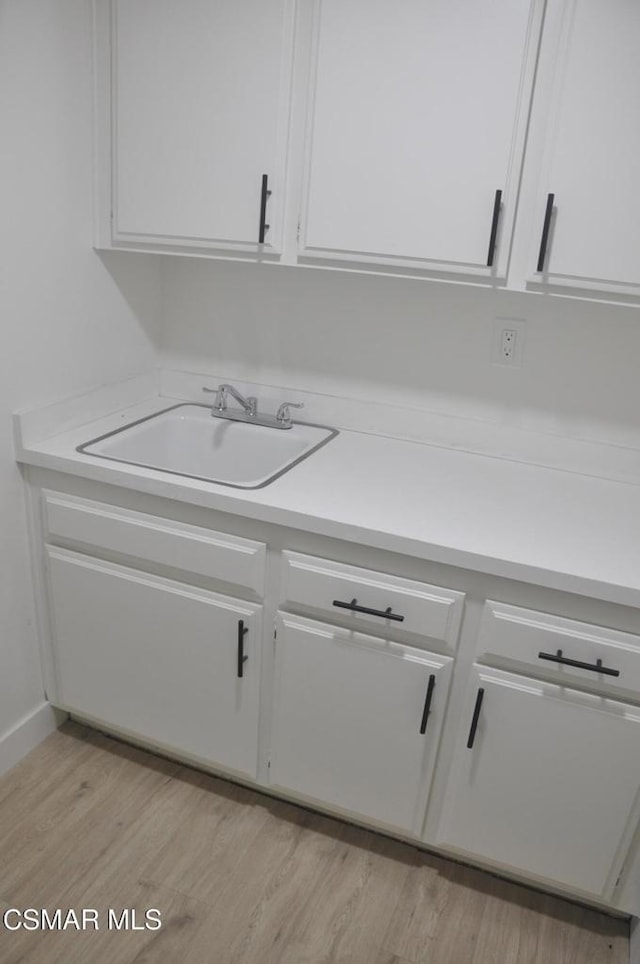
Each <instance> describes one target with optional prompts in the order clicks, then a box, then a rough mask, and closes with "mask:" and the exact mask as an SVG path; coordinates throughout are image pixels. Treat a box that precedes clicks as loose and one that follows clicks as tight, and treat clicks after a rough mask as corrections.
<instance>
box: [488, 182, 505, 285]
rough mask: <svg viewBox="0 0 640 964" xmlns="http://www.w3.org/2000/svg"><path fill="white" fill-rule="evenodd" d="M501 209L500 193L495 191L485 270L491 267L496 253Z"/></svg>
mask: <svg viewBox="0 0 640 964" xmlns="http://www.w3.org/2000/svg"><path fill="white" fill-rule="evenodd" d="M501 208H502V191H496V197H495V201H494V202H493V217H492V218H491V234H490V235H489V251H488V253H487V268H492V267H493V258H494V255H495V253H496V241H497V239H498V224H499V223H500V210H501Z"/></svg>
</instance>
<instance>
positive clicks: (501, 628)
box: [477, 601, 640, 692]
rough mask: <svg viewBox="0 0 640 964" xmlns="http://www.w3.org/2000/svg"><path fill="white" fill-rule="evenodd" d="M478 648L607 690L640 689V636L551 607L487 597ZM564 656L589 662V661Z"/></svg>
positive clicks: (489, 654) (486, 655) (485, 654)
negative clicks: (542, 608)
mask: <svg viewBox="0 0 640 964" xmlns="http://www.w3.org/2000/svg"><path fill="white" fill-rule="evenodd" d="M477 654H478V657H479V658H480V659H485V660H491V659H492V658H497V659H499V660H508V661H509V662H515V663H519V664H525V665H526V666H529V667H531V666H532V667H535V669H536V670H537V671H538V672H541V671H544V672H545V674H549V673H551V674H553V676H554V677H556V679H557V681H566V682H567V683H569V682H576V681H578V680H580V681H584V682H589V683H591V684H595V685H596V686H598V688H602V687H605V688H606V689H608V690H610V689H614V690H620V691H625V692H628V691H631V692H639V691H640V636H635V635H632V634H630V633H621V632H618V631H617V630H614V629H606V628H605V627H603V626H593V625H591V624H590V623H579V622H576V621H575V620H572V619H564V618H563V617H561V616H553V615H550V614H549V613H541V612H536V611H534V610H531V609H520V608H519V607H516V606H507V605H506V604H504V603H499V602H492V601H488V602H487V603H486V604H485V608H484V613H483V616H482V622H481V625H480V634H479V636H478V648H477ZM540 654H543V655H540ZM548 657H551V658H548ZM560 660H572V661H574V662H579V663H585V664H586V667H585V666H573V665H571V663H564V662H560ZM598 660H600V661H601V668H600V669H599V668H598V665H597V663H598ZM590 667H593V668H590ZM605 670H611V671H613V672H615V673H616V674H617V675H613V673H607V672H605Z"/></svg>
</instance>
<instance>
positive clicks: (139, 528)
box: [43, 491, 266, 596]
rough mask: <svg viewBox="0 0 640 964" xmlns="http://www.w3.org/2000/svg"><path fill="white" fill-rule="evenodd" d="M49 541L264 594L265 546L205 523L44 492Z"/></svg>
mask: <svg viewBox="0 0 640 964" xmlns="http://www.w3.org/2000/svg"><path fill="white" fill-rule="evenodd" d="M43 497H44V522H45V538H46V539H47V541H48V542H53V543H59V542H62V543H65V542H70V543H73V544H74V545H75V544H80V545H83V546H87V547H89V548H91V549H95V550H98V552H99V551H100V550H102V551H107V552H116V553H120V554H122V555H123V556H127V557H133V558H134V559H138V560H141V561H143V562H152V563H159V564H160V565H164V566H170V567H171V568H173V569H181V570H183V571H185V572H189V573H194V574H196V575H199V576H206V577H208V578H210V579H217V580H221V581H223V582H227V583H232V584H234V585H237V586H242V587H244V588H246V589H250V590H252V591H253V592H255V593H256V595H258V596H262V595H263V594H264V570H265V554H266V546H265V544H264V543H262V542H253V541H252V540H250V539H241V538H239V537H238V536H232V535H227V534H226V533H222V532H213V531H212V530H210V529H203V528H201V527H200V526H193V525H187V524H186V523H183V522H176V521H174V520H172V519H163V518H160V517H159V516H152V515H146V514H145V513H142V512H135V511H133V510H131V509H122V508H119V507H116V506H112V505H106V504H105V503H102V502H92V501H89V500H88V499H81V498H78V497H76V496H72V495H62V494H59V493H57V492H50V491H45V492H44V493H43Z"/></svg>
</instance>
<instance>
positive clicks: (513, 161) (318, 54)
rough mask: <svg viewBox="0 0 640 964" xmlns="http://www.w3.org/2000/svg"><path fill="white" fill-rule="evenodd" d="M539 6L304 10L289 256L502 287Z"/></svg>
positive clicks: (360, 1) (432, 4) (395, 2)
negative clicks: (305, 97) (306, 25)
mask: <svg viewBox="0 0 640 964" xmlns="http://www.w3.org/2000/svg"><path fill="white" fill-rule="evenodd" d="M543 6H544V4H543V3H542V2H538V0H420V2H418V0H318V2H317V3H316V7H315V12H316V17H315V26H314V40H313V44H314V54H313V57H312V69H311V82H310V91H309V108H308V109H309V114H308V127H307V146H306V150H307V161H306V164H307V169H306V177H305V186H304V189H303V195H304V197H303V204H302V223H301V235H300V237H301V241H300V249H301V254H302V255H304V256H320V257H325V258H330V259H332V260H333V259H348V260H351V261H353V260H355V261H360V262H364V263H367V262H373V263H377V264H381V263H382V264H386V265H390V266H397V265H409V266H413V267H417V268H429V269H431V270H435V271H438V272H451V271H455V272H464V273H466V274H471V275H476V276H480V277H486V278H488V279H489V278H497V277H504V275H505V273H506V268H507V263H508V257H509V248H510V240H511V233H512V228H513V220H514V214H515V205H516V196H517V191H518V183H519V174H520V166H521V162H522V153H523V149H524V135H525V128H526V124H527V119H528V112H529V103H530V98H531V88H532V83H533V73H534V63H535V57H536V54H537V48H538V41H539V34H540V26H541V19H542V8H543ZM498 191H499V192H501V195H497V193H496V192H498ZM494 227H495V228H497V231H496V233H495V239H494V241H495V243H494V244H493V245H492V247H494V251H493V254H492V255H491V254H490V252H489V248H490V241H491V237H492V228H494ZM489 261H492V265H491V266H488V262H489Z"/></svg>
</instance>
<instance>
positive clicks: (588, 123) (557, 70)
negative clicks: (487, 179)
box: [528, 0, 640, 294]
mask: <svg viewBox="0 0 640 964" xmlns="http://www.w3.org/2000/svg"><path fill="white" fill-rule="evenodd" d="M552 43H553V48H552V49H551V50H550V51H546V50H545V49H543V51H542V53H543V56H546V58H547V59H548V60H549V64H550V67H549V70H548V72H549V73H550V74H552V79H551V94H550V96H548V95H546V94H543V93H542V85H541V96H543V100H542V102H541V104H540V107H538V104H537V103H536V104H535V114H534V117H535V116H536V115H537V114H538V113H540V114H541V115H543V116H542V120H541V126H543V127H544V131H545V135H546V144H545V151H544V155H543V160H542V175H541V177H540V179H539V186H538V197H537V209H536V216H535V220H534V226H535V227H534V238H533V243H532V248H531V251H530V254H529V269H528V270H529V272H530V276H529V281H534V282H535V281H539V282H543V283H546V284H551V285H570V286H573V287H579V288H599V289H602V290H605V291H613V292H623V293H624V292H626V291H628V292H631V293H636V294H640V190H639V189H638V172H639V165H638V157H639V156H640V120H639V118H640V68H639V64H640V57H639V53H638V52H639V51H640V4H638V3H637V2H634V0H568V2H567V3H566V5H565V9H564V19H563V22H562V25H561V29H560V35H559V41H555V38H553V37H552V36H551V35H550V39H549V44H550V45H551V44H552ZM543 78H544V72H543V73H542V76H541V80H542V79H543ZM547 212H548V217H547V227H548V231H547V232H546V234H547V238H546V251H545V250H544V248H545V245H543V244H541V241H542V237H543V233H544V227H545V214H546V213H547ZM536 269H537V270H536Z"/></svg>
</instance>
